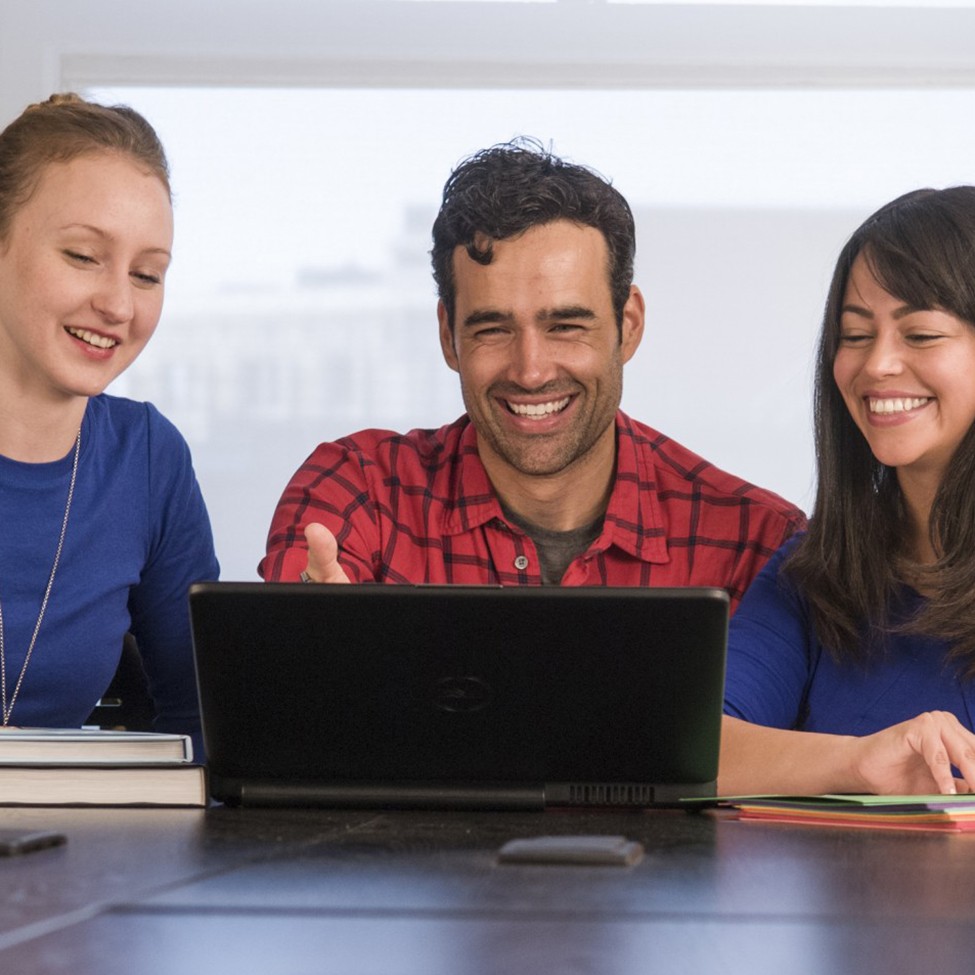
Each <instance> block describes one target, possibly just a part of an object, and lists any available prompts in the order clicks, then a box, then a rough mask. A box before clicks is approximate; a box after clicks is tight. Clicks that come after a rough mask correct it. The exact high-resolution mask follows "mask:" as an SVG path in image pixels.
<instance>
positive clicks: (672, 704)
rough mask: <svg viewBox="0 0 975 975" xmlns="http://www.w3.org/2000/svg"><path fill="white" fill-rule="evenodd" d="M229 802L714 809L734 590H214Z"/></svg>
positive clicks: (208, 596)
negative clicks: (710, 800)
mask: <svg viewBox="0 0 975 975" xmlns="http://www.w3.org/2000/svg"><path fill="white" fill-rule="evenodd" d="M189 598H190V611H191V619H192V627H193V641H194V650H195V656H196V667H197V678H198V682H199V688H200V701H201V709H202V715H203V732H204V741H205V746H206V751H207V760H208V764H209V769H210V782H211V793H212V795H213V797H214V798H216V799H219V800H221V801H223V802H228V803H233V804H245V805H246V804H254V805H274V804H279V805H327V806H341V805H347V806H360V807H361V806H383V807H411V806H412V807H419V806H425V807H431V806H432V807H436V806H445V807H466V808H471V807H484V808H515V807H543V806H546V805H584V806H585V805H598V806H605V805H615V806H650V805H660V804H670V803H674V802H676V801H677V800H678V799H680V798H683V797H688V796H702V795H713V794H714V782H715V778H716V776H717V762H718V744H719V731H720V721H721V709H722V698H723V691H724V665H725V651H726V639H727V622H728V598H727V594H726V593H725V592H724V591H723V590H720V589H705V588H688V589H652V588H650V589H648V588H610V587H605V588H596V587H593V588H569V587H566V588H561V587H554V586H553V587H548V586H543V587H504V588H502V587H491V586H439V585H437V586H405V585H404V586H393V585H387V586H384V585H348V586H345V585H296V584H286V583H278V584H273V583H272V584H267V583H259V582H255V583H233V582H225V583H219V582H216V583H200V584H197V585H194V586H193V587H192V588H191V590H190V597H189Z"/></svg>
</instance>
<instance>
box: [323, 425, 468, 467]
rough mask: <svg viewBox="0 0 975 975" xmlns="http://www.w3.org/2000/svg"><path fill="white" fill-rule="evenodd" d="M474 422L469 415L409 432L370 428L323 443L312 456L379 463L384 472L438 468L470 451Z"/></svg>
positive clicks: (360, 462) (374, 464) (333, 459)
mask: <svg viewBox="0 0 975 975" xmlns="http://www.w3.org/2000/svg"><path fill="white" fill-rule="evenodd" d="M469 427H470V421H469V420H468V419H467V417H466V416H465V417H461V418H460V419H459V420H456V421H454V422H453V423H450V424H447V425H446V426H443V427H440V428H438V429H435V430H431V429H417V430H410V431H408V432H407V433H397V432H395V431H393V430H380V429H369V430H359V431H358V432H356V433H352V434H349V435H348V436H345V437H341V438H339V439H338V440H335V441H332V442H328V443H322V444H319V445H318V447H316V448H315V450H314V451H313V452H312V454H311V456H310V457H309V458H308V461H309V463H312V464H318V463H321V462H322V461H326V460H331V461H332V462H333V463H334V462H343V463H351V464H356V465H358V466H361V467H372V466H378V467H379V468H381V469H382V470H384V471H388V472H390V473H396V472H398V471H401V470H408V469H410V468H415V469H436V468H439V467H440V466H441V465H442V464H443V463H445V462H448V461H449V459H450V458H451V457H454V456H455V455H458V454H460V453H462V452H464V451H465V450H466V444H467V441H468V439H469V437H468V433H469V432H470V431H469Z"/></svg>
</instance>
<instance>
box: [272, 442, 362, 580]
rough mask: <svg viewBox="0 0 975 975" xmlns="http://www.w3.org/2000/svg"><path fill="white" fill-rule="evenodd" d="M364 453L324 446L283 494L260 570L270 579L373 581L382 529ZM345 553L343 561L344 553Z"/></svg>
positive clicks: (326, 444) (336, 445) (332, 445)
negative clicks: (379, 524) (302, 578)
mask: <svg viewBox="0 0 975 975" xmlns="http://www.w3.org/2000/svg"><path fill="white" fill-rule="evenodd" d="M367 463H368V461H366V460H365V459H364V455H361V454H360V453H357V452H356V451H355V450H353V449H351V448H350V447H348V446H345V445H343V444H337V443H324V444H320V445H319V446H318V447H317V448H316V449H315V451H314V452H313V453H312V454H311V456H310V457H309V458H308V459H307V460H306V461H305V463H304V464H302V466H301V467H300V468H299V469H298V470H297V471H296V472H295V474H294V476H293V477H292V479H291V481H290V483H289V484H288V486H287V487H286V488H285V490H284V493H283V494H282V495H281V500H280V501H279V502H278V506H277V508H276V509H275V512H274V517H273V519H272V521H271V527H270V530H269V532H268V539H267V555H266V556H265V558H264V559H263V560H262V561H261V563H260V565H259V566H258V572H259V573H260V575H261V576H262V577H263V578H264V579H265V581H267V582H297V581H298V579H299V577H300V575H301V573H302V572H307V573H308V575H309V576H310V578H311V579H312V580H313V581H315V582H349V581H355V582H371V581H374V580H375V578H376V570H375V567H374V565H375V561H376V559H378V551H379V548H380V541H379V528H378V525H377V521H376V514H375V511H374V504H373V500H372V491H371V485H370V483H369V480H368V477H367V475H366V471H365V469H364V468H365V466H366V464H367ZM340 553H341V564H340V563H339V554H340Z"/></svg>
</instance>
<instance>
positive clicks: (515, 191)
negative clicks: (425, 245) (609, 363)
mask: <svg viewBox="0 0 975 975" xmlns="http://www.w3.org/2000/svg"><path fill="white" fill-rule="evenodd" d="M553 220H571V221H573V222H575V223H578V224H581V225H582V226H586V227H594V228H595V229H596V230H598V231H600V233H602V235H603V237H604V239H605V240H606V246H607V249H608V251H609V268H608V269H607V270H608V274H609V285H610V292H611V294H612V300H613V311H614V312H615V314H616V322H617V325H618V326H620V327H622V321H623V306H624V305H625V304H626V301H627V299H628V298H629V296H630V286H631V284H632V283H633V256H634V254H635V253H636V231H635V228H634V224H633V214H632V212H631V211H630V207H629V204H628V203H627V202H626V200H625V199H624V198H623V196H622V194H621V193H620V192H619V191H618V190H616V189H614V188H613V186H611V185H610V183H609V181H608V180H606V179H604V178H603V177H602V176H600V175H599V173H597V172H595V171H594V170H592V169H588V168H586V167H585V166H578V165H575V164H573V163H569V162H566V161H565V160H563V159H560V158H559V157H558V156H555V155H553V154H552V153H551V152H549V151H548V150H546V149H545V148H544V146H543V145H542V144H541V143H540V142H539V141H538V140H536V139H530V138H524V137H523V138H519V139H515V140H514V141H512V142H506V143H502V144H500V145H496V146H492V147H491V148H489V149H482V150H481V151H480V152H478V153H475V154H474V155H473V156H470V157H469V158H468V159H465V160H464V161H463V162H462V163H461V164H460V165H459V166H458V167H457V168H456V169H455V170H454V171H453V172H452V173H451V174H450V178H449V179H448V180H447V183H446V185H445V186H444V191H443V202H442V203H441V206H440V212H439V213H438V214H437V219H436V220H435V221H434V224H433V250H432V251H431V252H430V256H431V258H432V259H433V277H434V280H435V281H436V282H437V291H438V294H439V297H440V299H441V300H442V301H443V303H444V306H445V307H446V309H447V316H448V320H449V321H450V324H451V328H452V327H453V323H454V310H455V305H456V282H455V280H454V266H453V257H454V251H455V249H456V248H457V247H464V248H466V250H467V253H468V254H469V255H470V257H471V260H474V261H477V262H478V263H479V264H490V263H491V258H492V243H493V241H495V240H506V239H508V238H510V237H517V236H518V235H519V234H522V233H524V232H525V231H526V230H528V229H529V228H531V227H536V226H539V225H541V224H546V223H551V222H552V221H553Z"/></svg>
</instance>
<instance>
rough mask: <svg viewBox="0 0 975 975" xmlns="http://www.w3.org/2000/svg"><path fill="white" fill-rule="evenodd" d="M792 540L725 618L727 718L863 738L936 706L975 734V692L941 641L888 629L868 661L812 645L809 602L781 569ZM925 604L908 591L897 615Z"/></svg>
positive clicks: (906, 614) (900, 616) (904, 616)
mask: <svg viewBox="0 0 975 975" xmlns="http://www.w3.org/2000/svg"><path fill="white" fill-rule="evenodd" d="M793 544H794V542H791V543H789V542H787V543H786V544H785V545H784V546H783V547H782V548H781V549H779V551H778V552H777V553H776V554H775V555H774V556H773V557H772V558H771V559H770V560H769V562H768V564H767V565H766V566H765V568H764V569H763V570H762V571H761V572H760V573H759V575H758V576H757V578H756V579H755V581H754V582H753V583H752V585H751V588H749V590H748V592H747V593H745V598H744V599H743V600H742V602H741V606H740V607H739V609H738V612H737V613H735V615H734V617H733V618H732V620H731V626H730V630H729V635H728V673H727V680H726V685H725V706H724V710H725V713H726V714H729V715H732V716H733V717H736V718H743V719H744V720H746V721H750V722H752V723H754V724H760V725H765V726H767V727H772V728H788V729H797V730H802V731H817V732H827V733H831V734H843V735H868V734H871V733H873V732H875V731H880V730H881V729H883V728H887V727H890V726H891V725H894V724H898V723H899V722H901V721H906V720H908V719H909V718H913V717H915V716H916V715H918V714H920V713H921V712H923V711H932V710H939V711H950V712H951V713H953V714H954V715H955V716H956V717H957V718H958V720H959V721H961V723H962V724H964V725H965V727H967V728H969V729H971V728H972V727H973V722H972V715H973V714H975V688H973V682H972V681H963V680H961V679H960V677H959V674H958V670H957V667H955V666H954V665H951V664H949V663H947V659H946V654H947V650H948V647H947V645H946V644H945V643H944V641H942V640H937V639H933V638H931V637H926V636H919V635H917V634H905V633H892V634H890V635H889V637H888V638H887V644H886V649H885V652H883V653H882V654H880V655H879V656H878V657H877V658H871V659H870V660H869V661H868V662H867V663H865V664H856V663H843V664H840V663H837V662H836V661H835V660H834V659H833V657H832V656H831V655H830V654H829V653H828V652H827V651H826V650H825V649H824V648H823V646H822V644H820V642H819V641H818V640H817V639H816V634H815V632H814V631H813V626H812V619H811V617H810V613H809V607H808V604H807V603H806V600H805V599H804V598H803V596H802V594H801V593H800V592H798V591H797V589H796V587H795V585H793V584H792V583H791V582H790V580H789V579H788V577H787V576H785V575H783V573H782V572H781V571H780V569H781V566H782V563H783V561H784V559H785V557H786V555H787V554H788V552H789V550H790V549H791V547H792V545H793ZM921 603H922V597H921V596H919V595H918V594H917V593H916V592H914V591H913V590H911V589H908V588H907V587H905V588H904V591H903V594H902V599H901V601H900V603H899V605H897V606H896V607H894V615H895V618H896V619H907V618H909V617H910V616H911V615H913V613H914V612H916V610H917V609H918V608H919V607H920V605H921Z"/></svg>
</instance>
